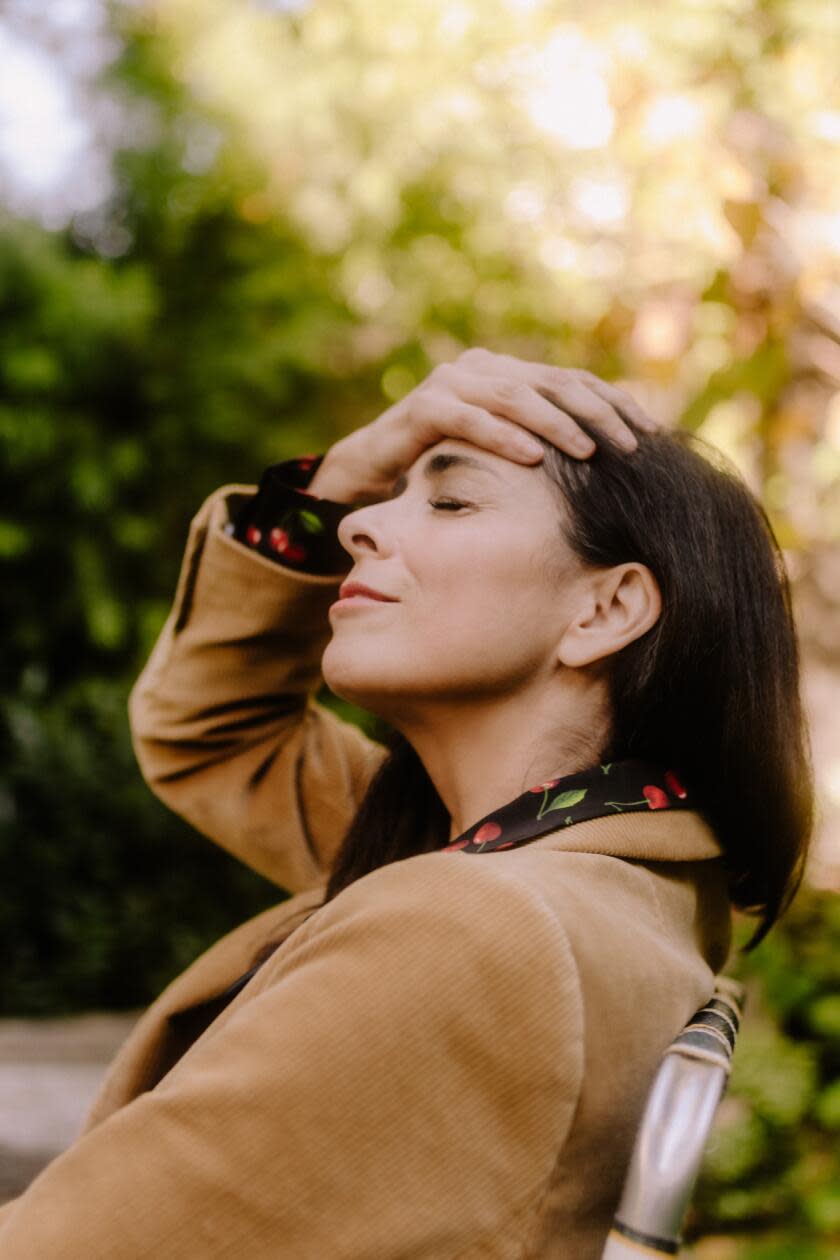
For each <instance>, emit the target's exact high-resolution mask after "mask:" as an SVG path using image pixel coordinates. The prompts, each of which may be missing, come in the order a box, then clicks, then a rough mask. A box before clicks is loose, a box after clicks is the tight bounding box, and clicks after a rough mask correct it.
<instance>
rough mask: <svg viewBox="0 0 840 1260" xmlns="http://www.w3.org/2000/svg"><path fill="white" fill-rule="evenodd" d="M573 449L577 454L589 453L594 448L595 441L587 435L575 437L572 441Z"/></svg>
mask: <svg viewBox="0 0 840 1260" xmlns="http://www.w3.org/2000/svg"><path fill="white" fill-rule="evenodd" d="M573 446H574V449H575V450H576V451H577V453H578V454H579V455H591V454H592V452H593V451H594V450H595V443H594V442H593V441H592V439H591V438H588V437H583V436H581V437H576V438H575V440H574V443H573Z"/></svg>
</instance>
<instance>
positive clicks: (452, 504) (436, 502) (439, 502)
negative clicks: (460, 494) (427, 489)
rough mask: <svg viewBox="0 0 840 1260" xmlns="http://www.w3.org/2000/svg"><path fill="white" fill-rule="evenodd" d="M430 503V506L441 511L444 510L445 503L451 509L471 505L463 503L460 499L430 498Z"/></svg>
mask: <svg viewBox="0 0 840 1260" xmlns="http://www.w3.org/2000/svg"><path fill="white" fill-rule="evenodd" d="M429 505H430V507H433V508H435V509H438V510H440V511H443V510H444V506H443V505H446V507H447V508H448V509H449V510H451V509H453V508H463V507H469V504H468V503H461V502H460V501H459V500H458V499H429Z"/></svg>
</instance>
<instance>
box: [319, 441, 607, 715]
mask: <svg viewBox="0 0 840 1260" xmlns="http://www.w3.org/2000/svg"><path fill="white" fill-rule="evenodd" d="M339 540H340V542H341V544H342V546H343V547H344V548H345V549H346V550H347V551H348V552H349V554H350V555H351V556H352V558H353V560H354V562H355V563H354V566H353V569H352V571H351V572H350V573H349V574H348V576H347V578H346V579H345V580H346V581H348V582H350V581H357V582H360V583H363V584H364V585H366V586H369V587H372V588H373V589H374V590H377V591H380V592H382V593H383V594H385V595H389V596H392V597H394V601H395V602H392V603H382V602H373V601H370V602H368V601H365V602H363V603H357V604H351V605H345V606H336V605H335V604H334V605H333V606H332V607H331V608H330V612H329V617H330V623H331V625H332V630H333V637H332V639H331V640H330V642H329V643H328V645H327V647H326V649H325V651H324V655H323V661H322V670H323V675H324V679H325V681H326V683H327V685H328V686H329V687H330V689H331V690H332V691H333V692H334V693H335V694H336V695H339V696H343V697H344V698H345V699H348V700H351V701H353V702H355V703H357V704H359V705H361V706H362V707H363V708H366V709H368V710H369V711H370V712H373V713H378V714H380V715H381V716H382V717H384V718H385V719H386V720H389V721H392V722H395V719H396V718H398V717H403V718H406V719H408V718H415V719H416V718H417V717H422V715H423V714H424V712H425V711H426V710H427V709H428V706H429V705H435V704H438V705H441V704H442V705H446V704H449V703H452V702H456V703H457V702H460V701H467V700H469V701H476V700H480V699H482V698H484V699H490V698H493V697H498V698H502V697H504V698H510V697H511V695H512V692H514V691H516V690H520V689H524V688H526V687H530V686H538V687H539V688H540V689H542V688H543V687H544V682H545V680H546V679H547V678H550V677H551V676H552V674H553V673H555V672H556V670H557V658H556V648H557V643H558V641H559V639H560V638H561V637H562V633H563V630H564V628H565V626H566V624H567V623H568V621H569V619H570V618H571V616H572V614H573V611H574V608H575V597H576V594H577V592H578V591H579V589H580V583H581V582H582V580H583V578H584V576H585V570H584V569H583V567H582V565H581V563H580V561H579V560H578V559H577V557H576V556H575V555H574V554H573V553H572V551H571V549H570V548H569V547H568V544H566V543H565V542H564V540H563V538H562V536H561V532H560V515H559V508H558V500H557V497H556V491H555V490H554V489H553V488H552V487H551V485H550V484H549V481H548V477H547V475H546V473H545V472H543V470H542V468H541V466H540V465H536V466H525V465H523V464H517V463H515V462H514V461H512V460H508V459H505V458H503V457H502V456H499V455H494V454H491V453H490V452H488V451H486V450H483V449H479V448H478V447H475V446H472V445H471V444H470V443H468V442H465V441H461V440H459V439H453V438H447V439H445V440H443V441H441V442H439V443H437V445H436V446H434V447H432V448H430V449H429V450H426V451H424V453H423V455H422V456H420V457H419V458H418V459H417V460H416V462H415V463H414V464H413V465H412V467H411V468H410V469H409V470H408V473H407V475H406V477H404V478H401V479H400V481H398V482H397V483H396V484H395V486H394V490H393V493H392V497H390V498H388V499H386V500H383V501H382V502H379V503H373V504H369V505H366V506H364V507H361V508H358V509H357V510H356V511H355V512H351V513H349V514H348V515H347V516H346V517H344V519H343V520H342V521H341V524H340V526H339ZM395 724H396V723H395Z"/></svg>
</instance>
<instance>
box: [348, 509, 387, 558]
mask: <svg viewBox="0 0 840 1260" xmlns="http://www.w3.org/2000/svg"><path fill="white" fill-rule="evenodd" d="M384 506H385V504H384V503H369V504H366V505H365V506H364V507H360V508H357V509H356V511H355V512H348V513H347V515H346V516H344V517H342V518H341V520H340V521H339V523H338V541H339V542H340V543H341V545H342V547H343V548H344V550H345V551H347V552H349V553H350V555H351V556H352V557H353V559H354V560H355V559H356V558H357V557H358V556H361V555H364V554H365V553H366V552H371V551H373V552H378V553H379V554H380V555H387V554H388V551H389V548H388V544H387V542H386V541H385V533H384V530H383V529H382V521H381V510H382V508H384Z"/></svg>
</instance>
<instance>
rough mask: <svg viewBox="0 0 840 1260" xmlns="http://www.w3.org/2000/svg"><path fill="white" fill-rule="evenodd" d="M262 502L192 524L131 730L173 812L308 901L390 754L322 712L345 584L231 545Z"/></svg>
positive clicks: (208, 508) (234, 497) (225, 490)
mask: <svg viewBox="0 0 840 1260" xmlns="http://www.w3.org/2000/svg"><path fill="white" fill-rule="evenodd" d="M254 489H255V488H254V487H253V486H239V485H230V486H223V487H221V489H219V490H217V491H216V492H215V493H214V494H212V495H210V497H209V498H208V499H207V500H206V501H205V502H204V504H203V505H202V506H201V508H200V510H199V511H198V513H197V514H196V515H195V517H194V518H193V520H192V522H191V524H190V530H189V537H188V540H187V546H186V551H185V554H184V557H183V561H182V565H181V570H180V574H179V578H178V584H177V588H176V592H175V599H174V603H173V607H172V609H171V611H170V613H169V616H168V617H167V619H166V622H165V623H164V626H163V628H162V630H161V632H160V635H159V637H158V639H157V642H156V643H155V646H154V648H153V650H152V653H151V655H150V657H149V659H148V661H147V663H146V665H145V668H144V669H143V671H142V672H141V674H140V675H139V677H138V678H137V681H136V683H135V684H134V687H133V688H132V690H131V694H130V696H129V702H128V710H129V720H130V725H131V733H132V740H133V745H134V751H135V755H136V757H137V761H138V764H139V766H140V770H141V772H142V774H143V776H144V778H145V779H146V782H147V783H148V784H149V786H150V787H151V789H152V790H153V791H154V792H155V793H156V794H157V795H158V796H159V797H160V798H161V800H163V801H164V802H165V803H166V804H167V805H168V806H169V807H170V808H171V809H172V810H174V811H175V812H176V813H178V814H180V815H182V816H183V817H184V818H185V819H186V820H187V821H188V822H190V823H191V824H192V825H193V826H194V827H196V828H197V829H198V830H199V831H200V832H202V833H203V834H204V835H206V836H208V837H209V838H210V839H211V840H214V841H215V842H216V843H217V844H219V845H221V846H222V847H223V848H225V849H228V850H229V851H230V852H231V853H233V854H235V855H236V856H237V857H239V858H241V859H242V860H243V861H244V862H246V863H247V864H248V865H249V866H252V867H253V868H254V869H255V870H257V871H259V872H260V873H261V874H263V875H265V876H267V877H268V878H269V879H271V880H273V881H274V882H275V883H277V884H279V885H280V886H281V887H282V888H285V889H288V890H289V891H290V892H294V893H296V892H301V891H303V890H305V889H307V888H310V887H312V886H313V885H315V884H317V883H320V882H323V881H324V880H325V878H326V877H327V875H328V872H329V869H330V866H331V863H332V860H333V858H334V856H335V853H336V850H337V848H338V846H339V844H340V842H341V840H342V838H343V835H344V832H345V831H346V829H347V826H348V825H349V823H350V820H351V818H352V816H353V814H354V813H355V811H356V809H357V808H358V805H359V804H360V802H361V800H362V797H363V796H364V793H365V790H366V788H367V785H368V783H369V782H370V779H371V777H372V776H373V774H374V772H375V770H376V769H377V767H378V766H379V765H380V764H381V762H382V760H383V758H384V756H385V755H386V750H385V748H384V747H383V745H382V744H380V743H378V742H377V741H376V740H373V739H370V738H369V737H368V736H367V735H365V734H364V732H363V731H361V730H360V729H359V727H358V726H356V725H355V724H354V723H352V722H348V721H344V720H342V719H340V718H339V717H338V716H337V715H336V714H335V713H333V711H332V710H331V709H329V708H327V707H326V706H325V705H321V704H319V703H318V702H317V701H316V700H315V698H314V696H315V693H316V692H317V691H318V689H319V687H320V686H321V682H322V676H321V656H322V654H323V651H324V648H325V647H326V644H327V642H328V640H329V637H330V633H331V631H330V624H329V618H328V615H327V613H328V609H329V606H330V604H331V603H332V602H333V601H334V600H335V599H336V598H337V597H338V588H339V586H340V584H341V581H342V580H343V577H344V575H343V574H336V575H334V576H332V575H329V574H323V575H322V574H312V573H308V572H305V571H304V570H301V569H295V568H291V567H287V566H284V565H281V564H277V563H274V562H273V561H272V560H269V559H267V558H266V557H265V556H262V555H260V554H259V553H258V552H257V551H256V550H254V549H252V548H250V547H247V546H245V545H244V544H243V543H241V542H239V541H237V540H236V539H235V538H232V537H230V536H229V534H227V533H226V532H225V526H226V525H228V524H229V523H230V506H231V504H235V503H237V502H239V503H241V501H242V496H243V495H253V493H254Z"/></svg>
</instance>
